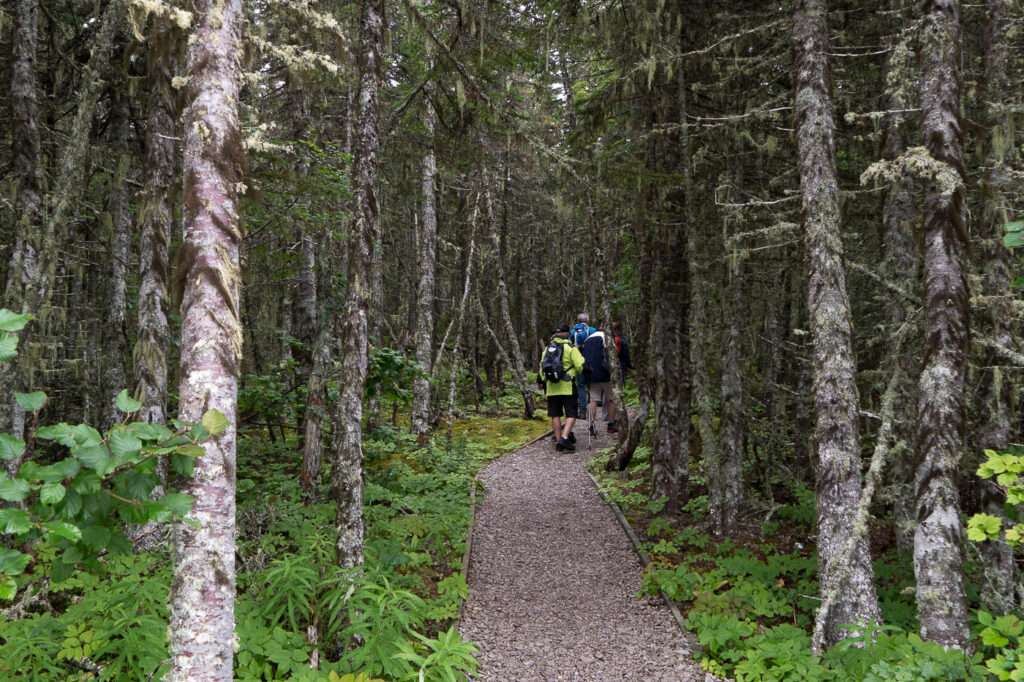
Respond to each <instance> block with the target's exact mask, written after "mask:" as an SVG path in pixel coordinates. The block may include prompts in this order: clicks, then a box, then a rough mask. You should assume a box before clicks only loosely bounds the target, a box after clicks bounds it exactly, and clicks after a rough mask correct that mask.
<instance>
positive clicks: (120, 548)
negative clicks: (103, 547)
mask: <svg viewBox="0 0 1024 682" xmlns="http://www.w3.org/2000/svg"><path fill="white" fill-rule="evenodd" d="M107 551H108V552H110V553H111V554H114V555H121V556H127V555H129V554H131V553H132V543H131V541H130V540H129V539H128V538H127V537H126V536H125V534H124V533H121V532H118V531H114V532H112V533H111V534H110V540H108V541H107Z"/></svg>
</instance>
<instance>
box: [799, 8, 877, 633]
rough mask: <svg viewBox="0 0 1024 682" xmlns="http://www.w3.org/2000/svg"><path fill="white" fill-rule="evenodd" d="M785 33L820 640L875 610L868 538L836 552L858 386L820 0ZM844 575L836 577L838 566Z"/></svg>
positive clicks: (842, 530) (854, 466)
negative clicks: (792, 95) (790, 50)
mask: <svg viewBox="0 0 1024 682" xmlns="http://www.w3.org/2000/svg"><path fill="white" fill-rule="evenodd" d="M793 38H794V42H795V58H796V62H795V69H796V103H795V108H796V112H795V113H796V139H797V148H798V152H799V169H800V192H801V200H802V218H803V229H804V248H805V256H804V257H805V259H806V264H807V307H808V310H809V311H810V327H811V338H812V342H811V343H812V357H813V364H814V403H815V405H814V410H815V422H816V426H815V429H814V452H815V473H816V478H817V491H816V492H817V508H818V509H817V511H818V576H819V580H820V583H821V593H822V594H823V595H829V594H831V593H838V595H839V597H838V598H837V599H836V600H835V607H834V608H833V609H831V611H829V612H828V613H825V614H822V615H823V617H825V618H827V621H826V623H825V625H824V627H823V628H821V629H822V631H823V634H824V643H825V645H832V644H834V643H836V642H837V641H839V640H840V639H844V638H846V637H850V636H852V635H854V634H856V633H855V632H852V631H849V630H846V631H844V630H841V629H840V628H839V626H841V625H842V624H844V623H855V622H865V621H874V622H878V621H879V620H880V617H881V612H880V610H879V608H878V598H877V596H876V593H875V587H874V572H873V570H872V567H871V555H870V553H869V552H868V544H867V539H866V537H863V536H862V537H861V539H860V540H859V541H858V542H855V543H854V544H853V546H852V547H851V553H850V555H849V556H844V554H845V552H844V547H845V546H846V544H847V540H848V538H850V536H851V534H853V533H855V532H856V531H855V529H854V528H853V524H852V520H853V517H854V513H855V511H856V508H857V503H858V501H859V500H860V497H861V469H860V434H859V432H858V428H859V424H858V400H859V399H858V393H857V384H856V369H855V366H854V353H853V322H852V319H851V314H850V303H849V299H848V298H847V294H846V280H845V273H844V271H843V244H842V240H841V238H840V234H839V221H840V212H839V186H838V181H837V178H836V165H835V140H834V123H833V114H832V99H831V74H830V72H829V65H828V28H827V25H826V9H825V4H824V2H823V1H822V0H798V2H797V3H796V4H795V6H794V14H793ZM847 566H849V571H848V576H847V577H846V579H845V580H843V574H844V573H845V572H846V570H845V569H846V567H847Z"/></svg>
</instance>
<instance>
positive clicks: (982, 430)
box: [977, 0, 1018, 613]
mask: <svg viewBox="0 0 1024 682" xmlns="http://www.w3.org/2000/svg"><path fill="white" fill-rule="evenodd" d="M1011 18H1012V7H1011V3H1010V2H1009V0H994V2H992V3H991V4H989V6H988V12H987V16H986V18H985V25H984V41H983V42H984V45H985V81H986V83H985V86H986V88H985V89H986V91H987V97H986V100H987V101H988V102H989V105H988V106H989V107H991V110H990V113H989V114H988V117H987V118H988V127H989V134H988V139H987V147H988V149H987V150H986V151H987V154H988V159H987V162H986V164H985V165H986V167H987V169H986V171H985V175H984V180H983V181H982V183H981V195H982V210H981V221H980V223H981V224H980V230H979V232H980V233H981V238H982V245H981V248H980V249H978V252H979V256H980V258H981V263H980V268H979V269H980V271H981V293H982V300H983V301H984V302H983V303H982V305H981V310H980V311H979V312H980V313H981V315H979V316H978V317H979V318H981V319H979V320H978V323H977V326H979V327H981V328H982V331H983V332H984V333H985V334H986V335H988V336H990V338H992V340H993V341H995V342H996V343H997V344H999V345H1001V346H1003V347H1006V348H1011V347H1013V345H1014V343H1013V338H1014V329H1013V317H1014V316H1013V310H1012V308H1011V306H1010V296H1011V294H1010V272H1011V270H1012V255H1011V253H1010V250H1009V249H1008V248H1006V246H1004V245H1003V240H1002V236H1003V226H1004V225H1005V224H1006V222H1007V221H1009V220H1010V216H1009V215H1008V214H1007V211H1006V206H1007V203H1008V202H1007V196H1006V191H1007V189H1008V187H1009V170H1010V168H1011V164H1012V162H1013V161H1014V160H1015V157H1016V149H1015V147H1014V145H1013V143H1012V142H1011V139H1012V136H1013V121H1012V119H1011V117H1010V114H1009V113H1008V112H1006V111H1005V110H1004V108H1003V106H1002V105H1001V104H997V103H999V102H1001V99H1002V97H1003V96H1004V94H1005V92H1006V91H1007V90H1008V88H1009V83H1008V81H1007V74H1008V73H1009V67H1010V64H1009V52H1008V37H1007V33H1006V31H1007V27H1008V26H1009V25H1010V23H1011ZM981 355H982V356H981V357H980V358H979V363H978V364H979V365H980V368H981V369H980V371H981V373H982V377H981V395H982V401H983V403H984V409H982V410H981V413H982V415H983V416H982V419H981V423H980V424H979V425H978V431H977V441H978V446H979V448H978V450H979V452H980V451H984V450H985V449H997V450H998V449H1002V448H1005V447H1006V446H1007V445H1008V444H1009V442H1010V438H1011V427H1010V415H1011V414H1012V413H1013V411H1014V408H1015V406H1016V396H1017V394H1018V391H1017V388H1016V385H1015V384H1016V383H1017V382H1014V380H1013V377H1012V376H1007V375H1006V374H1004V372H1003V371H1002V368H1001V367H1000V366H999V365H1000V360H999V359H998V357H997V356H996V354H995V352H994V351H993V350H991V349H985V352H984V353H983V354H981ZM979 485H980V491H979V492H980V499H979V503H980V504H979V506H980V507H981V511H983V512H985V513H987V514H991V515H993V516H998V517H1000V518H1002V519H1005V518H1006V511H1005V510H1004V508H1003V504H1004V503H1005V502H1006V495H1005V494H1003V492H1002V491H1001V490H1000V489H999V486H997V485H996V483H995V481H993V480H992V479H982V480H981V482H980V484H979ZM1005 525H1006V524H1004V526H1005ZM979 550H980V552H981V556H982V559H983V564H984V569H985V579H984V581H983V582H982V586H981V598H982V601H983V603H984V604H985V607H986V608H987V609H989V610H990V611H993V612H995V613H1010V611H1011V610H1012V609H1013V606H1014V602H1015V600H1014V584H1015V575H1014V574H1015V572H1016V571H1015V565H1014V559H1013V549H1012V548H1011V547H1010V546H1009V545H1008V544H1007V543H1006V542H1005V540H1003V539H1002V538H1000V539H999V540H998V541H994V542H983V543H981V545H980V546H979Z"/></svg>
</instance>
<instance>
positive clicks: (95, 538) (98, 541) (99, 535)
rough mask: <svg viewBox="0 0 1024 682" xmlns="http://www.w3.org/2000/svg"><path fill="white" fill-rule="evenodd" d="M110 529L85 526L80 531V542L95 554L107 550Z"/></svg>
mask: <svg viewBox="0 0 1024 682" xmlns="http://www.w3.org/2000/svg"><path fill="white" fill-rule="evenodd" d="M109 540H110V529H109V528H107V527H106V526H86V527H85V528H83V529H82V542H84V543H85V544H86V546H88V547H90V548H92V549H94V550H96V551H97V552H98V551H100V550H102V549H106V548H107V542H108V541H109Z"/></svg>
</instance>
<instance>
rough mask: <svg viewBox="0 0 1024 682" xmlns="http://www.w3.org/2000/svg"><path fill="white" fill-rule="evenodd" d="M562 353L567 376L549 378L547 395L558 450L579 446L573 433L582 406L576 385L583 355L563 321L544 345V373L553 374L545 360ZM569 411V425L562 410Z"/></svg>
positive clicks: (571, 449) (541, 366)
mask: <svg viewBox="0 0 1024 682" xmlns="http://www.w3.org/2000/svg"><path fill="white" fill-rule="evenodd" d="M558 354H560V355H561V359H562V370H563V372H564V378H562V379H561V380H558V381H555V380H552V379H550V378H548V379H546V380H545V382H544V383H545V390H544V395H546V396H547V399H548V416H549V417H551V431H552V432H553V433H554V435H555V442H556V444H555V449H556V450H557V451H558V452H562V451H565V450H568V451H569V452H572V451H574V450H575V449H576V446H575V445H573V441H572V440H570V438H569V435H570V433H571V432H572V426H573V424H574V423H575V422H576V417H577V416H578V414H579V412H578V411H577V408H578V405H579V393H578V389H577V385H576V381H577V377H579V378H582V377H583V356H582V355H581V354H580V351H579V349H578V348H576V347H575V346H573V345H572V344H570V343H569V325H567V324H560V325H558V326H557V327H555V329H554V336H552V337H551V341H550V342H548V345H547V346H545V348H544V354H543V355H542V356H541V360H540V375H541V376H544V375H545V374H549V373H550V369H548V370H547V371H546V370H545V360H549V363H550V360H551V359H552V358H556V357H557V355H558ZM563 412H564V413H565V424H564V425H563V424H562V413H563Z"/></svg>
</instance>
